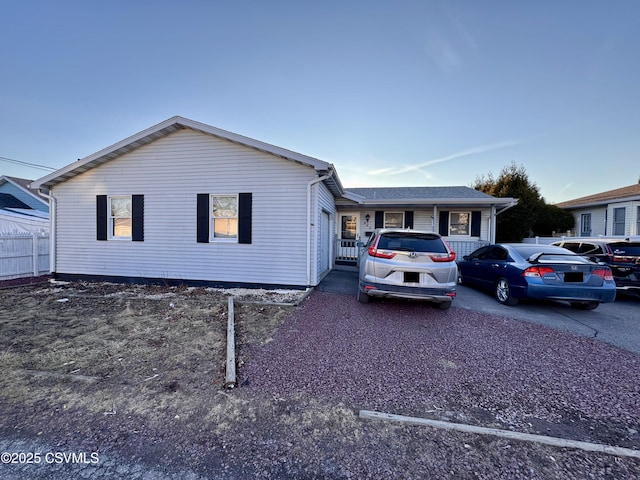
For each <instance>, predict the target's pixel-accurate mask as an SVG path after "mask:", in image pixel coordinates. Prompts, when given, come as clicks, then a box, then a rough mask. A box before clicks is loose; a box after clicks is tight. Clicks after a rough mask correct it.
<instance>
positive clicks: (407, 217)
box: [404, 211, 413, 229]
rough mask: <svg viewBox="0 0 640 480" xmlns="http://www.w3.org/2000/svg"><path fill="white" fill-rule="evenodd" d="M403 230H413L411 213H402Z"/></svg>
mask: <svg viewBox="0 0 640 480" xmlns="http://www.w3.org/2000/svg"><path fill="white" fill-rule="evenodd" d="M404 228H411V229H413V212H410V211H407V212H404Z"/></svg>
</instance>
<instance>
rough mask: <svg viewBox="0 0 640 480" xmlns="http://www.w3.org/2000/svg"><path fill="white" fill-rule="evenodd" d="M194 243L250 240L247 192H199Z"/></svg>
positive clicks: (249, 201)
mask: <svg viewBox="0 0 640 480" xmlns="http://www.w3.org/2000/svg"><path fill="white" fill-rule="evenodd" d="M196 205H197V212H196V217H197V222H196V241H197V242H198V243H218V242H228V243H243V244H250V243H251V242H252V240H251V239H252V218H253V216H252V208H253V195H252V194H251V193H238V194H209V193H199V194H198V195H197V198H196Z"/></svg>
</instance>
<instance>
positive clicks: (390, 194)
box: [345, 187, 493, 201]
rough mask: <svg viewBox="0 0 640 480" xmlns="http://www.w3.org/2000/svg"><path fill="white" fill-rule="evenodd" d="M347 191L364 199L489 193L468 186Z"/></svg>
mask: <svg viewBox="0 0 640 480" xmlns="http://www.w3.org/2000/svg"><path fill="white" fill-rule="evenodd" d="M345 190H347V191H348V192H352V193H355V194H356V195H360V196H361V197H364V198H365V199H366V200H380V201H384V200H430V199H433V200H441V199H445V198H451V199H488V198H493V197H492V196H491V195H487V194H486V193H482V192H479V191H478V190H475V189H473V188H470V187H379V188H376V187H372V188H346V189H345Z"/></svg>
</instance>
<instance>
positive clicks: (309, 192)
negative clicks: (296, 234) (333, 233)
mask: <svg viewBox="0 0 640 480" xmlns="http://www.w3.org/2000/svg"><path fill="white" fill-rule="evenodd" d="M332 176H333V170H331V172H330V173H329V174H328V175H323V176H322V177H318V178H314V179H313V180H311V181H310V182H309V183H307V288H311V227H312V226H313V225H312V223H311V187H312V186H313V185H315V184H316V183H320V182H323V181H325V180H327V179H329V178H331V177H332Z"/></svg>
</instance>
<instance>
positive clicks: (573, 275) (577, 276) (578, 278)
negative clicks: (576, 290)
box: [564, 272, 583, 283]
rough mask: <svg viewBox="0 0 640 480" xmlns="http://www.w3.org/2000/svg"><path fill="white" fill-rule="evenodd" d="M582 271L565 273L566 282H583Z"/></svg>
mask: <svg viewBox="0 0 640 480" xmlns="http://www.w3.org/2000/svg"><path fill="white" fill-rule="evenodd" d="M582 280H583V276H582V272H566V273H565V274H564V282H565V283H582Z"/></svg>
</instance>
